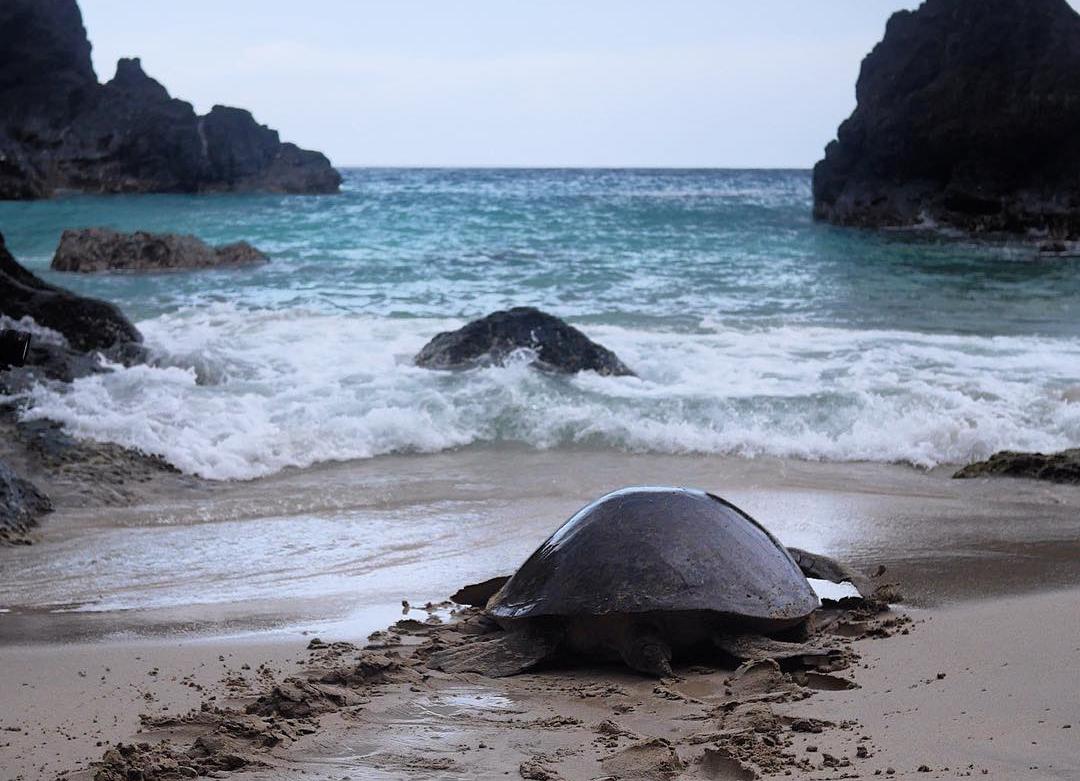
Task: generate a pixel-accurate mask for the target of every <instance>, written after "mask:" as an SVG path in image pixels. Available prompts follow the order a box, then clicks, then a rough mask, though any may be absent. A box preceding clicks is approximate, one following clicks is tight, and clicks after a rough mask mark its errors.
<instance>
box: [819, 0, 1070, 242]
mask: <svg viewBox="0 0 1080 781" xmlns="http://www.w3.org/2000/svg"><path fill="white" fill-rule="evenodd" d="M856 97H857V99H858V106H857V108H856V109H855V112H854V113H853V114H852V115H851V117H850V118H849V119H848V120H846V121H845V122H844V123H843V124H842V125H841V126H840V129H839V131H838V137H837V140H836V141H833V142H832V143H831V144H829V146H828V147H827V149H826V150H825V159H824V160H822V161H821V162H819V163H818V164H817V166H816V167H815V168H814V215H815V216H816V217H817V218H819V219H823V220H828V221H830V222H833V223H837V224H841V225H857V226H875V227H876V226H902V225H912V224H917V223H919V222H921V221H922V220H923V219H924V218H925V219H929V220H932V221H934V222H936V223H938V224H940V225H944V226H951V227H955V228H959V229H962V230H965V231H972V232H976V231H1007V232H1024V231H1029V230H1034V231H1040V232H1041V231H1046V232H1048V233H1049V234H1050V235H1052V236H1055V237H1076V236H1080V15H1077V13H1076V12H1075V11H1073V9H1072V8H1070V7H1069V5H1068V3H1067V2H1066V1H1065V0H926V2H924V3H923V4H922V6H920V7H919V8H918V9H917V10H916V11H899V12H897V13H896V14H894V15H893V16H892V18H891V19H890V20H889V23H888V25H887V27H886V30H885V37H884V39H883V40H882V41H881V43H879V44H878V45H877V46H876V47H875V48H874V49H873V51H871V52H870V54H869V55H868V56H867V57H866V59H865V60H864V61H863V64H862V71H861V73H860V75H859V81H858V85H857V87H856Z"/></svg>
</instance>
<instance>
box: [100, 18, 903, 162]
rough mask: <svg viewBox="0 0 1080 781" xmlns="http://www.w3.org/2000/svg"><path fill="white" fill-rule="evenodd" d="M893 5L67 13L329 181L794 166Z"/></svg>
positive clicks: (118, 51)
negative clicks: (346, 175)
mask: <svg viewBox="0 0 1080 781" xmlns="http://www.w3.org/2000/svg"><path fill="white" fill-rule="evenodd" d="M917 4H918V3H917V2H916V1H915V0H913V1H912V2H902V0H817V1H816V2H807V0H456V1H455V2H448V1H447V0H424V1H423V2H421V1H420V0H306V1H305V2H297V0H184V2H180V3H178V2H175V0H141V2H138V3H134V2H131V0H81V3H80V5H81V6H82V9H83V16H84V19H85V22H86V26H87V29H88V30H89V33H90V40H91V41H92V43H93V45H94V65H95V67H96V69H97V71H98V76H99V77H100V78H101V79H102V80H103V81H104V80H107V79H109V78H111V77H112V75H113V72H114V70H115V67H116V60H117V58H118V57H121V56H141V57H142V59H143V66H144V68H145V69H146V71H147V72H148V73H149V74H150V75H151V76H153V77H155V78H157V79H158V80H159V81H161V82H162V83H163V84H164V85H165V86H166V87H167V88H168V89H169V91H170V92H171V93H172V94H173V95H174V96H176V97H180V98H183V99H185V100H188V101H191V102H192V103H194V104H195V107H196V109H197V110H198V111H200V112H202V111H206V110H208V109H209V108H210V107H211V106H212V105H213V104H215V103H224V104H227V105H235V106H241V107H244V108H248V109H250V110H251V111H252V112H253V113H254V114H255V117H256V118H257V119H258V120H259V121H260V122H263V123H265V124H268V125H270V126H271V127H274V128H276V129H278V130H280V131H281V134H282V138H283V139H285V140H291V141H296V142H297V143H299V144H301V145H302V146H306V147H309V148H314V149H319V150H321V151H324V152H326V153H327V154H328V155H329V156H330V157H331V159H332V160H333V162H334V163H335V164H336V165H340V166H347V165H461V166H472V165H495V166H506V165H522V166H534V165H535V166H633V165H642V166H730V167H799V168H803V167H809V166H811V165H813V163H814V162H815V161H816V160H817V159H818V158H819V157H820V156H821V152H822V149H823V148H824V146H825V144H826V143H827V142H828V141H829V140H830V139H831V138H833V136H834V135H835V133H836V126H837V124H838V123H839V122H840V121H841V120H842V119H843V118H844V117H846V116H847V115H848V114H849V113H850V112H851V109H852V108H853V107H854V102H855V97H854V89H855V78H856V76H857V74H858V68H859V63H860V61H861V60H862V58H863V56H864V55H865V54H866V52H867V51H869V49H870V48H871V47H872V46H873V45H874V44H875V43H876V42H877V41H878V40H879V39H880V38H881V35H882V33H883V31H884V28H885V21H886V19H888V17H889V14H890V13H891V12H893V11H895V10H897V9H899V8H911V7H914V6H915V5H917Z"/></svg>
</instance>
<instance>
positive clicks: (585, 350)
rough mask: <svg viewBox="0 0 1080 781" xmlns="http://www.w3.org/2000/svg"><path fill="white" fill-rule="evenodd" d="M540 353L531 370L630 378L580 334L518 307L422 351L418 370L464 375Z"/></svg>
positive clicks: (604, 351) (606, 352)
mask: <svg viewBox="0 0 1080 781" xmlns="http://www.w3.org/2000/svg"><path fill="white" fill-rule="evenodd" d="M521 349H529V350H533V351H534V352H535V353H536V359H535V361H534V362H533V365H534V366H536V367H537V368H540V369H545V370H548V371H556V372H563V373H566V374H573V373H575V372H581V371H594V372H596V373H597V374H604V375H611V376H627V375H630V376H632V375H633V374H634V373H633V372H632V371H630V369H628V368H627V367H626V365H625V364H623V362H622V361H620V360H619V359H618V357H617V356H616V355H615V353H613V352H611V350H608V349H607V348H605V347H602V346H600V345H598V344H597V343H596V342H593V341H592V340H590V339H589V338H588V337H587V336H585V334H583V333H581V331H579V330H578V329H576V328H574V327H573V326H571V325H568V324H567V323H565V322H563V321H562V320H560V319H559V318H557V317H554V316H553V315H549V314H547V313H545V312H541V311H540V310H539V309H534V308H532V307H515V308H514V309H509V310H507V311H504V312H495V313H493V314H490V315H488V316H487V317H484V318H482V319H480V320H474V321H473V322H471V323H469V324H468V325H466V326H465V327H463V328H460V329H459V330H457V331H452V332H448V333H441V334H439V335H437V336H436V337H435V338H434V339H432V340H431V341H430V342H428V343H427V344H426V345H424V348H423V349H422V350H421V351H420V352H419V354H418V355H417V356H416V365H417V366H422V367H424V368H427V369H463V368H469V367H472V366H477V365H483V364H486V363H494V364H501V363H503V362H504V361H505V360H506V358H507V356H509V355H510V354H511V353H512V352H514V351H515V350H521Z"/></svg>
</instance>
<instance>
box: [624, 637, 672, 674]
mask: <svg viewBox="0 0 1080 781" xmlns="http://www.w3.org/2000/svg"><path fill="white" fill-rule="evenodd" d="M619 655H620V656H622V658H623V661H624V662H626V666H627V667H630V668H632V669H634V670H637V671H638V672H641V673H645V674H646V675H652V676H655V677H657V678H671V677H672V676H674V674H675V673H673V672H672V671H671V646H669V645H668V644H667V643H665V642H664V641H663V640H661V639H660V638H659V637H658V636H657V635H655V634H654V633H652V632H632V633H630V634H629V635H628V636H627V637H626V638H624V640H623V641H622V642H621V643H620V644H619Z"/></svg>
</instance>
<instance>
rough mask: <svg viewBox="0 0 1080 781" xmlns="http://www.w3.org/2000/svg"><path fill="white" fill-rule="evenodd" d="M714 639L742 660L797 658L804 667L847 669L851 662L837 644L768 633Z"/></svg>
mask: <svg viewBox="0 0 1080 781" xmlns="http://www.w3.org/2000/svg"><path fill="white" fill-rule="evenodd" d="M713 643H714V644H715V645H716V647H717V648H719V649H720V650H721V651H723V652H724V653H725V654H727V655H728V656H731V657H732V658H734V659H736V660H738V661H740V662H760V661H764V660H766V659H774V660H776V661H777V662H795V663H797V664H799V665H802V666H803V667H813V668H817V669H824V670H836V669H843V668H844V667H847V666H848V658H847V655H846V654H845V653H844V651H843V650H841V649H840V648H837V647H830V646H825V647H822V646H819V645H816V644H813V643H786V642H784V641H782V640H773V639H772V638H771V637H765V636H764V635H722V634H718V635H716V636H715V637H713Z"/></svg>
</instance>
